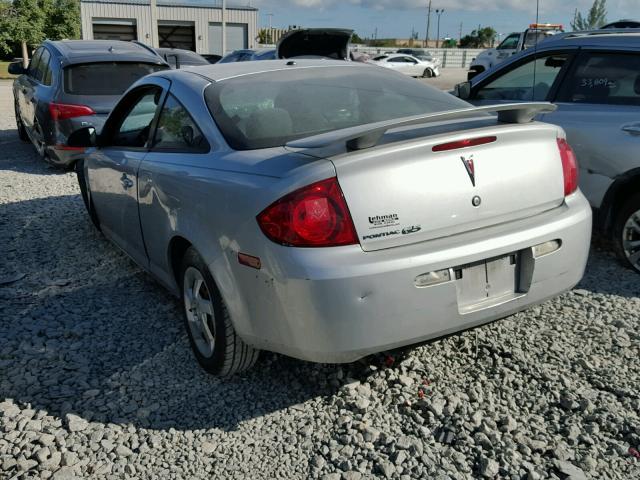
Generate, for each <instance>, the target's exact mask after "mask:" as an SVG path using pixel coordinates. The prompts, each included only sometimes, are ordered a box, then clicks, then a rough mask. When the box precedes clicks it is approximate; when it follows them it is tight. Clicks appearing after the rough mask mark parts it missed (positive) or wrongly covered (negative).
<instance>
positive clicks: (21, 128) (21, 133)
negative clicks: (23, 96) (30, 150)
mask: <svg viewBox="0 0 640 480" xmlns="http://www.w3.org/2000/svg"><path fill="white" fill-rule="evenodd" d="M13 109H14V111H15V113H16V126H17V128H18V137H19V138H20V140H22V141H23V142H28V141H29V135H27V129H26V128H24V123H22V118H20V112H19V111H18V104H17V103H16V102H14V104H13Z"/></svg>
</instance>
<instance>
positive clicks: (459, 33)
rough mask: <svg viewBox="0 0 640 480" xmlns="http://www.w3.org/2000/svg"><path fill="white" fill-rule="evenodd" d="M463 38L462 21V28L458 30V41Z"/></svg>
mask: <svg viewBox="0 0 640 480" xmlns="http://www.w3.org/2000/svg"><path fill="white" fill-rule="evenodd" d="M460 40H462V22H460V30H458V43H460Z"/></svg>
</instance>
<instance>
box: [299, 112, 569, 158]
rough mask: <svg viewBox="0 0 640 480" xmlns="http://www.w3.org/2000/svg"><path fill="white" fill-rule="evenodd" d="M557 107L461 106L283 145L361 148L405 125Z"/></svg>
mask: <svg viewBox="0 0 640 480" xmlns="http://www.w3.org/2000/svg"><path fill="white" fill-rule="evenodd" d="M556 108H557V107H556V106H555V105H552V104H551V103H547V102H530V103H508V104H502V105H488V106H485V107H470V108H461V109H458V110H448V111H446V112H438V113H429V114H425V115H414V116H411V117H404V118H396V119H393V120H384V121H382V122H376V123H368V124H366V125H358V126H357V127H349V128H343V129H341V130H334V131H332V132H327V133H321V134H319V135H313V136H311V137H306V138H301V139H298V140H292V141H290V142H288V143H287V144H286V146H287V147H291V148H322V147H328V146H329V145H333V144H336V143H342V142H346V144H347V149H349V150H362V149H364V148H371V147H374V146H375V145H376V144H377V143H378V141H379V140H380V138H381V137H382V136H383V135H384V134H385V133H386V132H387V130H390V129H392V128H400V127H408V126H411V125H420V124H424V123H435V122H440V121H444V120H456V119H463V118H468V117H474V116H478V114H485V113H497V114H498V121H499V122H504V123H529V122H531V121H533V119H534V117H535V116H536V115H538V114H540V113H548V112H553V111H554V110H555V109H556Z"/></svg>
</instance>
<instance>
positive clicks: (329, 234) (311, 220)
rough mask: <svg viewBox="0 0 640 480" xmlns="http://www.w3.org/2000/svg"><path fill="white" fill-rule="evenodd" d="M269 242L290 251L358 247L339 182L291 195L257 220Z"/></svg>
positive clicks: (318, 184) (319, 184)
mask: <svg viewBox="0 0 640 480" xmlns="http://www.w3.org/2000/svg"><path fill="white" fill-rule="evenodd" d="M257 220H258V225H260V228H261V229H262V231H263V232H264V234H265V235H266V236H267V237H268V238H269V239H270V240H272V241H274V242H276V243H279V244H281V245H287V246H293V247H336V246H340V245H353V244H356V243H358V235H357V234H356V230H355V227H354V226H353V221H352V219H351V214H350V213H349V209H348V207H347V203H346V202H345V200H344V196H343V194H342V190H341V189H340V185H339V184H338V180H337V179H336V178H335V177H333V178H328V179H326V180H322V181H320V182H316V183H312V184H311V185H307V186H306V187H302V188H300V189H298V190H295V191H294V192H291V193H289V194H287V195H285V196H284V197H282V198H281V199H280V200H277V201H276V202H274V203H272V204H271V205H270V206H269V207H267V208H266V209H264V210H263V211H262V212H261V213H260V214H259V215H258V216H257Z"/></svg>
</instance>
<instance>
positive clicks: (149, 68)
mask: <svg viewBox="0 0 640 480" xmlns="http://www.w3.org/2000/svg"><path fill="white" fill-rule="evenodd" d="M167 68H168V67H167V66H165V65H153V64H150V63H129V62H105V63H84V64H82V65H71V66H69V67H67V68H65V69H64V91H65V93H68V94H70V95H121V94H122V93H123V92H124V91H125V90H126V89H127V88H129V87H130V86H131V85H132V84H133V83H134V82H135V81H137V80H138V79H140V78H142V77H144V76H145V75H148V74H150V73H153V72H157V71H159V70H166V69H167Z"/></svg>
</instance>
